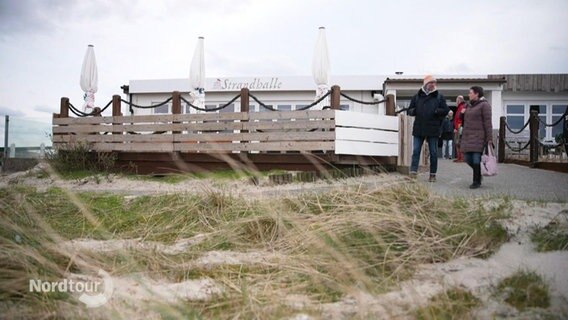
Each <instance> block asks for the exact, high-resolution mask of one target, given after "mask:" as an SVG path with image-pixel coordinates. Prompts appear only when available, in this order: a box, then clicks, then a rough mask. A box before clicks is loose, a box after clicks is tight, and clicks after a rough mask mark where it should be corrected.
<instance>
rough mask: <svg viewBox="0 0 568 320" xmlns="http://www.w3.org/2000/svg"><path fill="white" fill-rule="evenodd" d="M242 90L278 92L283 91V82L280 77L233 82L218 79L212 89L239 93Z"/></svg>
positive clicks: (226, 79)
mask: <svg viewBox="0 0 568 320" xmlns="http://www.w3.org/2000/svg"><path fill="white" fill-rule="evenodd" d="M242 88H248V89H249V90H278V89H282V81H280V79H279V78H278V77H271V78H252V79H244V80H243V79H239V80H232V79H231V78H217V79H216V80H215V81H214V82H213V85H212V87H211V89H212V90H226V91H238V90H241V89H242Z"/></svg>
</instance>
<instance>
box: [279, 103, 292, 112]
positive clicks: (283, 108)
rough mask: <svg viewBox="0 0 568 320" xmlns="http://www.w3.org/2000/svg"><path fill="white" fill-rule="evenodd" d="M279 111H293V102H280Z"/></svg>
mask: <svg viewBox="0 0 568 320" xmlns="http://www.w3.org/2000/svg"><path fill="white" fill-rule="evenodd" d="M278 111H292V105H291V104H279V105H278Z"/></svg>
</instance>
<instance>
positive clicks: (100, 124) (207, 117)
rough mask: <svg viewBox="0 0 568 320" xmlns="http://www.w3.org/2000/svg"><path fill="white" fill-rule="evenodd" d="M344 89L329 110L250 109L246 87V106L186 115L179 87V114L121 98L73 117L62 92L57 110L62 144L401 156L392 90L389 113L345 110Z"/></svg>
mask: <svg viewBox="0 0 568 320" xmlns="http://www.w3.org/2000/svg"><path fill="white" fill-rule="evenodd" d="M340 94H341V93H340V88H339V86H333V87H332V88H331V94H330V105H331V109H330V110H305V111H283V112H279V111H267V112H249V92H248V89H246V88H244V89H242V90H241V93H240V103H241V112H231V113H229V112H220V113H213V112H208V113H198V114H181V104H180V93H179V92H177V91H176V92H173V94H172V114H167V115H130V116H124V115H122V113H121V99H120V96H118V95H115V96H113V99H112V116H105V117H102V116H100V112H97V111H94V113H95V114H97V116H89V117H80V118H72V117H69V105H70V103H69V99H67V98H61V109H60V113H58V114H54V115H53V146H54V147H55V148H56V149H60V150H61V149H68V148H72V147H73V146H74V145H76V144H78V143H83V144H86V145H87V146H88V147H89V149H90V150H92V151H100V152H115V151H116V152H187V153H196V152H200V153H215V152H222V153H232V152H287V151H295V152H322V151H323V152H333V153H335V154H342V155H357V156H359V155H362V156H398V140H399V139H398V138H399V137H398V129H399V122H398V118H397V117H396V116H394V98H393V96H392V95H389V96H387V99H386V104H387V108H386V110H387V115H378V114H368V113H358V112H349V111H340V110H338V109H339V104H340V101H339V100H340Z"/></svg>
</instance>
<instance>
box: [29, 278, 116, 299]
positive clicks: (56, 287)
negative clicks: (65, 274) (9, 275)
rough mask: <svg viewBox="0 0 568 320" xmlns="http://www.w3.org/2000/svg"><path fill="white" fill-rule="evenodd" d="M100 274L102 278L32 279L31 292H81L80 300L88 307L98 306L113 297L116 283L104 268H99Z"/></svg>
mask: <svg viewBox="0 0 568 320" xmlns="http://www.w3.org/2000/svg"><path fill="white" fill-rule="evenodd" d="M98 276H99V277H100V278H101V279H100V280H90V281H82V280H73V279H63V280H62V281H43V280H39V279H30V288H29V290H30V292H42V293H47V292H70V293H80V296H79V301H81V302H82V303H84V304H85V305H86V306H87V307H88V308H97V307H100V306H102V305H104V304H105V303H107V302H108V300H109V299H110V298H111V297H112V294H113V292H114V283H113V281H112V277H111V276H110V275H109V274H108V273H107V272H106V271H104V270H102V269H99V271H98Z"/></svg>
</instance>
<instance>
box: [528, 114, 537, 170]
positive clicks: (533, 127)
mask: <svg viewBox="0 0 568 320" xmlns="http://www.w3.org/2000/svg"><path fill="white" fill-rule="evenodd" d="M529 129H530V138H529V139H530V140H529V143H530V144H529V148H530V153H529V164H530V166H531V168H534V167H536V163H537V162H538V111H536V110H532V111H531V115H530V118H529Z"/></svg>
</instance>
